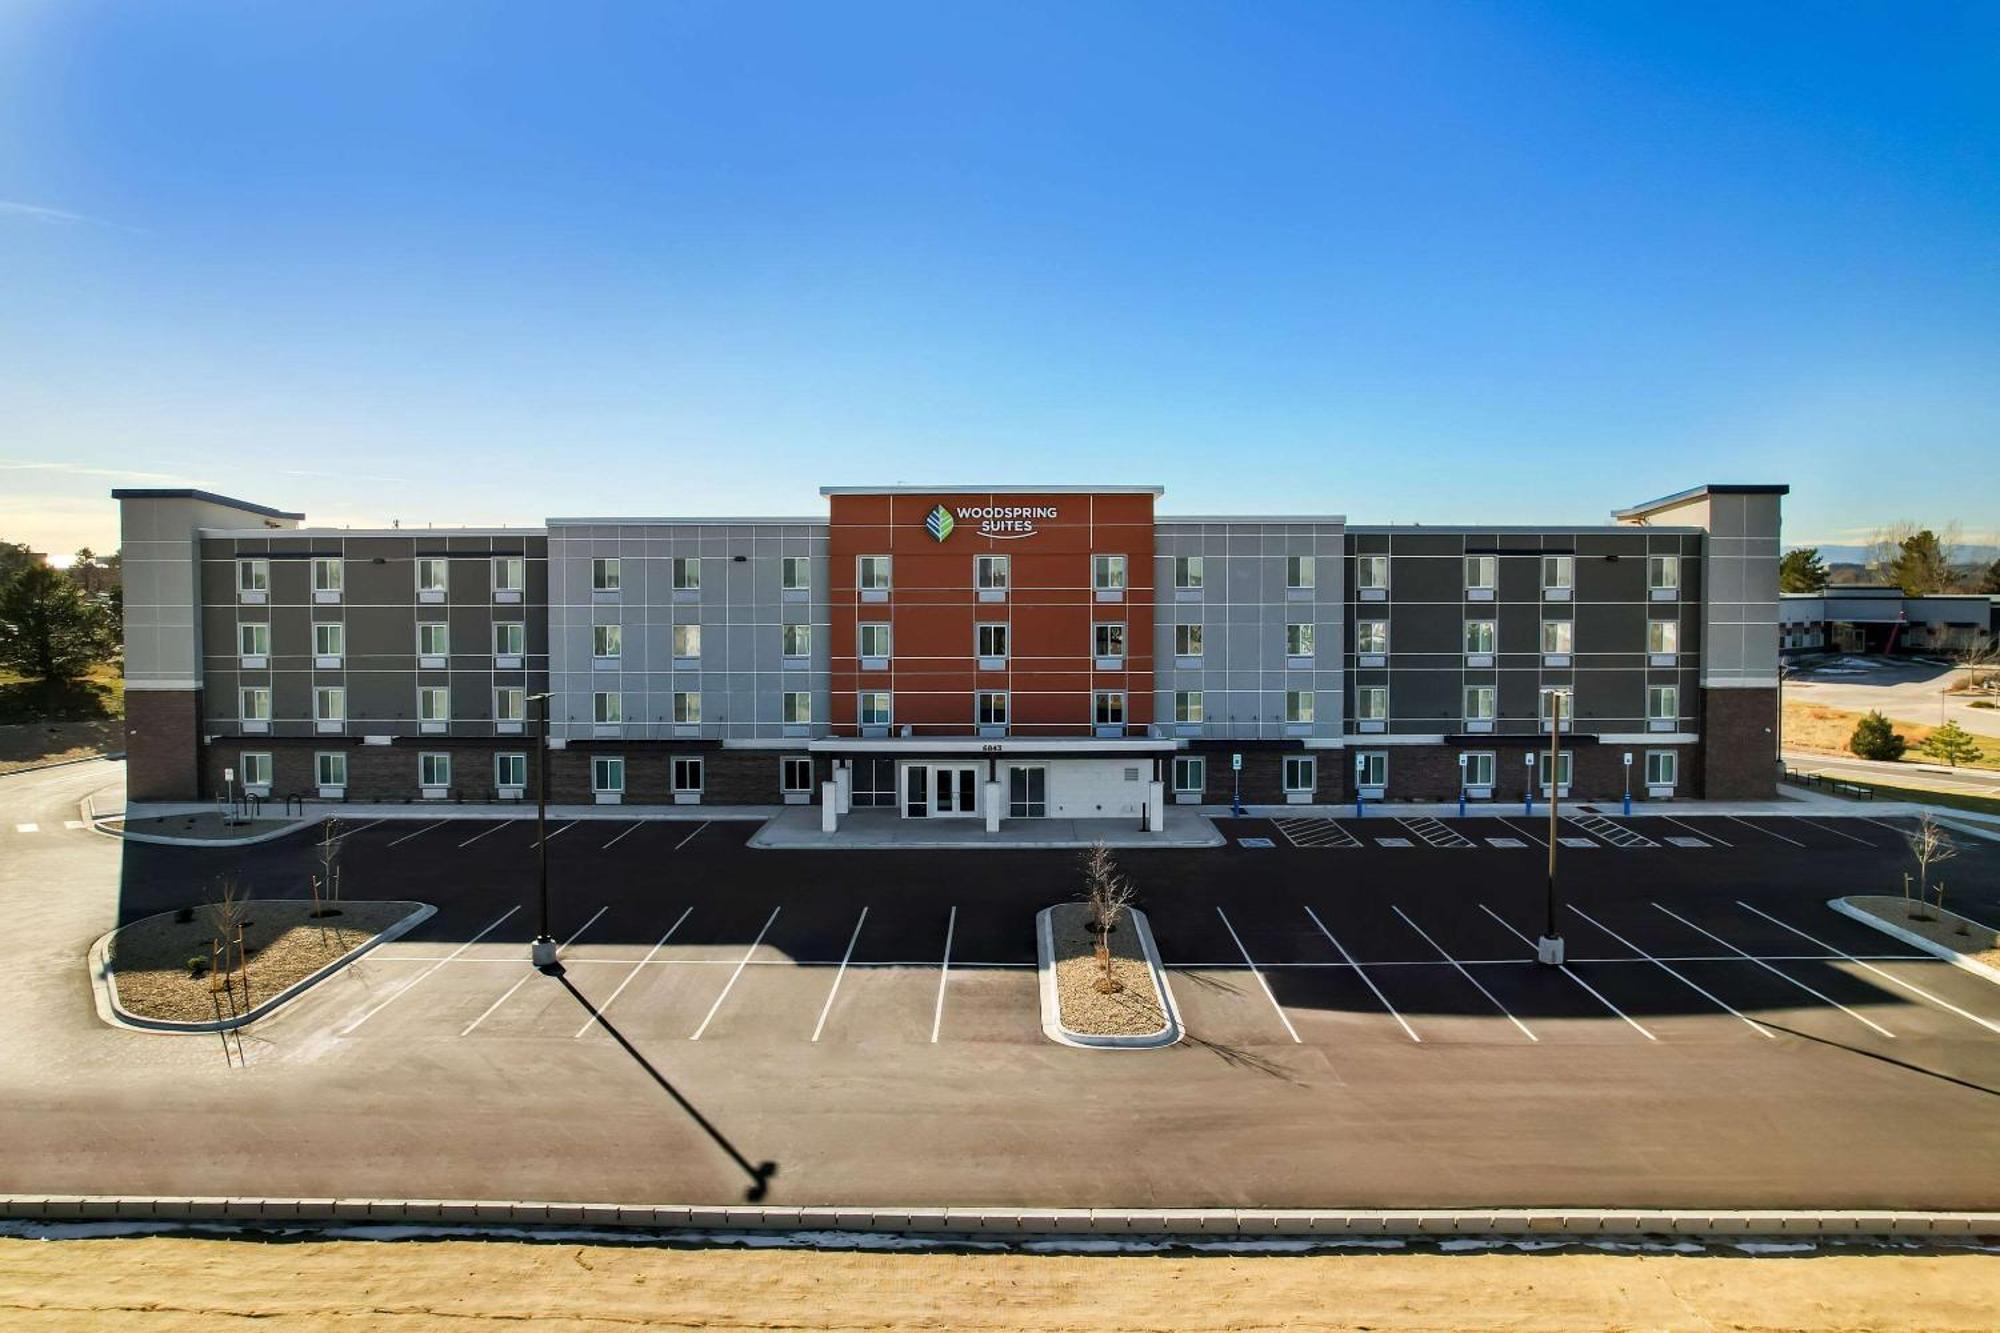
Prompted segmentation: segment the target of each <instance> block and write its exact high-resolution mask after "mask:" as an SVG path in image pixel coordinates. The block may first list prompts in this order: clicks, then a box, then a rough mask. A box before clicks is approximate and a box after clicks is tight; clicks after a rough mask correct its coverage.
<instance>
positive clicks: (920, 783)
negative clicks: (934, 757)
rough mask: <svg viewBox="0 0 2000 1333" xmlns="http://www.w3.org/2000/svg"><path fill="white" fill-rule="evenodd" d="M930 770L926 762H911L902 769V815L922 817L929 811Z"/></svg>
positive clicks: (909, 817) (910, 817)
mask: <svg viewBox="0 0 2000 1333" xmlns="http://www.w3.org/2000/svg"><path fill="white" fill-rule="evenodd" d="M930 791H931V770H930V765H928V764H911V765H910V766H909V767H908V768H906V769H904V770H903V815H904V817H905V818H906V819H923V818H924V817H926V816H927V815H929V814H930V812H931V805H930Z"/></svg>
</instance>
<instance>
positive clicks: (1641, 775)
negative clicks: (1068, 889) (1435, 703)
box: [1189, 691, 1742, 805]
mask: <svg viewBox="0 0 2000 1333" xmlns="http://www.w3.org/2000/svg"><path fill="white" fill-rule="evenodd" d="M1741 692H1742V691H1732V693H1741ZM1363 739H1365V738H1363ZM1351 743H1352V744H1353V748H1352V749H1347V750H1315V751H1301V750H1297V749H1281V748H1275V747H1272V748H1251V747H1245V746H1238V747H1236V748H1235V749H1234V750H1232V749H1230V748H1228V747H1227V745H1226V744H1225V745H1224V746H1222V747H1220V748H1210V747H1209V746H1207V745H1202V746H1197V747H1193V748H1191V749H1190V751H1189V753H1192V754H1200V755H1203V756H1205V757H1206V758H1207V760H1208V774H1207V781H1208V787H1207V791H1206V793H1205V795H1204V797H1203V799H1204V800H1205V801H1206V802H1208V803H1210V804H1214V805H1226V804H1227V803H1228V802H1229V797H1230V792H1231V790H1232V783H1231V776H1232V775H1231V773H1230V769H1229V756H1230V755H1231V754H1232V753H1240V754H1241V755H1242V756H1243V803H1244V804H1245V805H1283V804H1285V803H1286V799H1287V798H1286V795H1285V791H1284V757H1285V755H1287V754H1301V753H1311V754H1313V755H1314V756H1316V757H1317V759H1318V760H1319V763H1318V770H1317V772H1316V774H1315V778H1316V782H1317V786H1316V788H1315V790H1314V793H1313V802H1314V803H1316V804H1320V805H1338V804H1344V803H1345V802H1348V801H1352V800H1353V799H1354V754H1355V751H1356V750H1363V749H1367V748H1369V747H1368V746H1366V745H1365V744H1362V743H1360V742H1359V741H1355V742H1351ZM1380 748H1383V749H1386V750H1387V751H1388V754H1389V786H1388V789H1387V796H1386V799H1388V800H1391V801H1410V802H1427V801H1455V800H1457V799H1458V782H1459V777H1458V754H1459V750H1458V747H1455V746H1447V745H1398V746H1383V747H1380ZM1467 748H1471V747H1467ZM1566 748H1569V749H1570V752H1571V754H1572V755H1573V756H1574V758H1573V759H1572V760H1571V765H1572V769H1571V779H1572V781H1571V785H1570V796H1571V798H1573V799H1580V800H1597V801H1604V800H1617V799H1618V798H1619V797H1621V796H1622V795H1623V794H1624V792H1625V767H1624V763H1623V761H1622V756H1623V754H1624V752H1625V751H1626V749H1628V748H1629V749H1631V750H1632V751H1633V764H1632V795H1633V798H1634V799H1635V800H1644V799H1645V795H1646V792H1645V778H1646V774H1645V769H1644V767H1643V764H1644V762H1645V761H1644V759H1643V758H1642V756H1643V754H1644V752H1645V751H1646V750H1648V749H1654V750H1660V749H1668V750H1674V751H1675V752H1676V753H1678V754H1679V755H1680V786H1679V788H1678V790H1677V792H1676V795H1678V796H1682V797H1691V796H1697V795H1699V794H1700V792H1699V790H1698V787H1697V783H1698V782H1699V780H1700V747H1698V746H1663V745H1653V746H1640V745H1633V746H1629V747H1628V746H1623V745H1578V746H1573V747H1566ZM1492 752H1493V755H1494V760H1493V768H1494V772H1493V781H1494V795H1493V797H1492V803H1493V804H1506V803H1509V802H1513V803H1518V802H1519V801H1520V800H1521V798H1522V796H1523V795H1524V794H1525V793H1526V791H1527V788H1528V777H1529V769H1528V766H1527V765H1526V764H1525V763H1523V762H1522V757H1523V756H1524V755H1526V754H1527V753H1529V751H1528V750H1527V749H1526V748H1525V747H1523V746H1520V745H1515V746H1512V747H1506V746H1499V745H1496V746H1494V747H1493V751H1492ZM1536 795H1537V796H1539V795H1540V788H1539V786H1538V787H1537V788H1536ZM1484 803H1485V802H1482V804H1484Z"/></svg>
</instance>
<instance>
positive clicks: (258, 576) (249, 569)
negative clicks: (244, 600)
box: [236, 560, 271, 592]
mask: <svg viewBox="0 0 2000 1333" xmlns="http://www.w3.org/2000/svg"><path fill="white" fill-rule="evenodd" d="M236 590H237V591H238V592H269V591H270V590H271V562H270V561H269V560H238V561H237V562H236Z"/></svg>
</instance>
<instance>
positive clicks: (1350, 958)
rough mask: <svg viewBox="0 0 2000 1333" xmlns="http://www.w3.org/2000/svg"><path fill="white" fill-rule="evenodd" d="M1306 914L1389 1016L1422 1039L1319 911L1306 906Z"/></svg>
mask: <svg viewBox="0 0 2000 1333" xmlns="http://www.w3.org/2000/svg"><path fill="white" fill-rule="evenodd" d="M1306 915H1307V916H1309V917H1311V918H1312V919H1313V924H1314V925H1315V926H1318V927H1319V933H1320V934H1322V935H1324V936H1326V938H1327V942H1328V943H1330V944H1331V945H1333V947H1334V948H1336V949H1338V950H1340V956H1341V957H1342V958H1345V959H1346V960H1347V965H1348V966H1349V967H1351V968H1353V969H1354V975H1355V976H1357V977H1360V978H1361V980H1362V982H1363V984H1365V985H1366V986H1367V987H1368V989H1369V990H1371V991H1374V992H1375V998H1376V999H1378V1000H1380V1001H1381V1002H1382V1007H1383V1008H1384V1009H1387V1010H1388V1011H1389V1017H1391V1018H1393V1019H1395V1020H1396V1022H1397V1023H1399V1024H1401V1026H1402V1029H1403V1031H1404V1032H1406V1033H1408V1034H1409V1037H1410V1040H1411V1041H1422V1040H1423V1038H1422V1037H1419V1036H1418V1035H1417V1033H1416V1029H1414V1028H1412V1027H1411V1026H1410V1025H1409V1024H1408V1023H1405V1022H1403V1016H1402V1015H1401V1014H1399V1013H1397V1012H1396V1006H1395V1005H1393V1004H1390V1003H1389V997H1388V996H1386V995H1384V994H1383V993H1382V988H1381V987H1379V986H1377V985H1376V984H1375V982H1374V980H1373V979H1372V978H1371V977H1370V976H1369V975H1368V971H1367V969H1366V968H1364V967H1362V966H1361V964H1359V963H1357V962H1355V961H1354V955H1353V954H1351V953H1349V952H1347V946H1346V945H1344V944H1342V943H1341V942H1340V941H1339V940H1337V939H1334V937H1333V932H1332V931H1330V930H1328V929H1327V928H1326V922H1324V921H1322V920H1320V919H1319V913H1318V912H1315V911H1313V909H1312V908H1310V907H1308V908H1306Z"/></svg>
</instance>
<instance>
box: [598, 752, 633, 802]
mask: <svg viewBox="0 0 2000 1333" xmlns="http://www.w3.org/2000/svg"><path fill="white" fill-rule="evenodd" d="M590 789H591V791H593V792H602V793H604V794H605V795H613V794H617V793H622V792H623V791H624V790H625V760H624V759H623V757H621V756H619V755H615V754H600V755H594V756H592V758H591V761H590Z"/></svg>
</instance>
